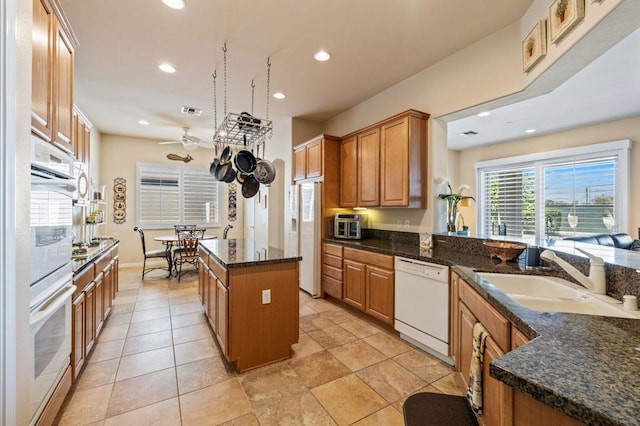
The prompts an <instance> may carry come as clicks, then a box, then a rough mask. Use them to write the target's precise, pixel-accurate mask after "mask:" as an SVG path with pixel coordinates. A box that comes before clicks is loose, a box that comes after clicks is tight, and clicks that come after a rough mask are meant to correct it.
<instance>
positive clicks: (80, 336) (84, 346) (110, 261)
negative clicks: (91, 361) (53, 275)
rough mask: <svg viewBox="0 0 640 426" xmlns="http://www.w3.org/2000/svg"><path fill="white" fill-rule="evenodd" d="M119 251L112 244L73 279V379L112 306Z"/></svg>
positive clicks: (116, 287)
mask: <svg viewBox="0 0 640 426" xmlns="http://www.w3.org/2000/svg"><path fill="white" fill-rule="evenodd" d="M117 250H118V247H117V245H116V246H114V247H112V248H111V250H110V251H108V252H107V253H105V254H103V255H102V256H100V258H98V259H97V260H96V261H95V262H92V264H90V265H86V266H85V267H84V268H83V269H82V271H81V272H79V273H77V274H76V275H75V276H74V278H73V283H74V285H75V286H76V287H77V289H76V292H75V294H74V295H73V310H72V319H71V342H72V347H71V370H70V375H71V380H72V381H74V382H75V380H76V379H77V377H78V374H80V372H81V371H82V368H83V366H84V361H85V360H86V357H87V355H88V354H89V353H90V352H91V350H92V349H93V347H94V345H95V342H96V339H97V338H98V336H99V334H100V332H101V331H102V327H103V325H104V321H105V320H106V319H107V317H108V316H109V314H110V313H111V310H112V307H113V299H114V297H115V295H116V293H117V291H118V286H119V257H118V256H117V253H118V251H117Z"/></svg>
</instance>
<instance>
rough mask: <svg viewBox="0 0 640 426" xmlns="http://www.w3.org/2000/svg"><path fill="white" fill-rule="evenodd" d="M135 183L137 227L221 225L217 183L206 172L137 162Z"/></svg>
mask: <svg viewBox="0 0 640 426" xmlns="http://www.w3.org/2000/svg"><path fill="white" fill-rule="evenodd" d="M137 184H138V197H137V201H138V208H137V211H138V218H137V223H138V224H139V225H140V226H142V227H145V228H171V227H173V225H175V224H178V223H189V224H196V225H198V226H220V199H219V198H220V193H219V191H220V188H219V185H220V184H219V182H218V181H216V180H215V179H214V178H213V177H212V176H211V175H210V174H209V171H208V170H205V169H193V168H189V169H186V168H183V167H179V166H173V165H162V164H143V163H138V165H137Z"/></svg>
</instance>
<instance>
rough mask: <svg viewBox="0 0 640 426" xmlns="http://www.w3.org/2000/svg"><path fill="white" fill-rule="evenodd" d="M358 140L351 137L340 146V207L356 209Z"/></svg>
mask: <svg viewBox="0 0 640 426" xmlns="http://www.w3.org/2000/svg"><path fill="white" fill-rule="evenodd" d="M357 203H358V139H357V138H356V137H355V136H353V137H351V138H349V139H345V140H344V141H342V144H341V145H340V207H357Z"/></svg>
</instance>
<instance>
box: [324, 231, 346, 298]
mask: <svg viewBox="0 0 640 426" xmlns="http://www.w3.org/2000/svg"><path fill="white" fill-rule="evenodd" d="M342 268H343V263H342V246H341V245H338V244H329V243H322V275H321V279H320V282H321V286H322V293H323V294H328V295H329V296H331V297H335V298H336V299H340V300H342V298H343V294H342Z"/></svg>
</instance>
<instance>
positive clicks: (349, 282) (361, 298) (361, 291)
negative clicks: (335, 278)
mask: <svg viewBox="0 0 640 426" xmlns="http://www.w3.org/2000/svg"><path fill="white" fill-rule="evenodd" d="M343 253H344V261H343V279H344V282H343V284H344V288H343V293H342V294H343V299H342V300H343V301H344V302H345V303H347V304H349V305H351V306H353V307H355V308H357V309H359V310H361V311H363V312H366V313H367V314H369V315H370V316H372V317H374V318H376V319H378V320H380V321H382V322H385V323H387V324H393V321H394V311H393V309H394V289H395V286H394V270H393V256H389V255H384V254H379V253H372V252H369V251H365V250H358V249H354V248H351V247H345V248H344V251H343Z"/></svg>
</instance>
